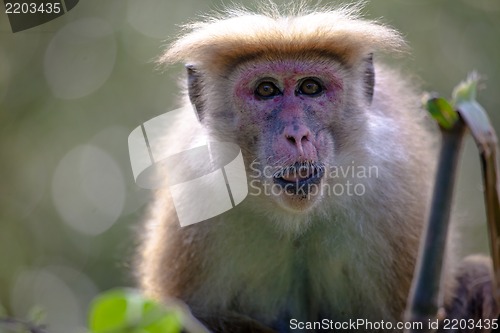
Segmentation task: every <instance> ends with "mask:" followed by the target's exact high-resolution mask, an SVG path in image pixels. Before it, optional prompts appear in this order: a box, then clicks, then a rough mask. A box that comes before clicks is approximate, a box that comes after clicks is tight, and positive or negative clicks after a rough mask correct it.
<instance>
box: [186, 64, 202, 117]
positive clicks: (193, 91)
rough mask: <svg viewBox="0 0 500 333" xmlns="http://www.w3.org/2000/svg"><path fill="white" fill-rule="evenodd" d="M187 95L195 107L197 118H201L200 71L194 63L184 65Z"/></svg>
mask: <svg viewBox="0 0 500 333" xmlns="http://www.w3.org/2000/svg"><path fill="white" fill-rule="evenodd" d="M186 70H187V84H188V95H189V100H190V101H191V104H193V107H194V108H195V111H196V114H197V116H198V120H199V121H200V122H201V121H202V120H203V112H204V111H203V102H202V100H201V80H202V78H201V73H200V72H199V70H198V69H197V68H196V67H195V66H194V65H189V64H187V65H186Z"/></svg>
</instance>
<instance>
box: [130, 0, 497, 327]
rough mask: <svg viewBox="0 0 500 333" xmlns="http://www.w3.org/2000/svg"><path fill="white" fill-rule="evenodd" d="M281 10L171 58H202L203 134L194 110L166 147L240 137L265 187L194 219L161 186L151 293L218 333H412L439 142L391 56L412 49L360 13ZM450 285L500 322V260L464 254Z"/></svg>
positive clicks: (458, 307) (150, 236)
mask: <svg viewBox="0 0 500 333" xmlns="http://www.w3.org/2000/svg"><path fill="white" fill-rule="evenodd" d="M268 5H269V8H265V9H264V10H263V11H262V13H250V12H247V11H243V10H234V11H230V12H229V13H228V14H227V15H226V16H224V17H220V18H211V19H208V20H206V21H204V22H200V23H196V24H193V25H191V26H190V29H189V31H188V32H186V33H185V35H183V36H181V37H180V38H179V39H177V40H176V41H175V42H174V43H173V44H172V45H170V47H169V48H168V50H167V51H166V52H165V54H164V55H163V56H162V57H161V63H163V64H170V63H179V62H180V63H183V64H185V65H186V68H187V87H186V88H187V89H186V103H192V105H193V106H194V108H195V110H196V112H197V114H198V118H199V122H200V123H201V125H202V127H203V131H198V130H196V131H195V130H193V124H192V123H189V122H188V121H187V120H185V119H178V123H176V124H175V126H174V128H175V131H170V132H169V133H166V138H167V139H166V141H165V142H167V144H166V145H165V149H166V150H168V149H170V147H176V148H178V147H182V146H183V145H184V144H185V143H186V142H192V141H194V140H199V139H200V137H202V136H203V137H206V138H208V139H209V140H212V141H220V142H232V143H234V144H236V145H238V146H239V147H240V148H241V151H242V155H243V159H244V162H245V166H246V169H247V170H246V171H247V177H248V182H249V194H248V196H247V198H246V199H245V200H244V201H243V202H242V203H241V204H239V205H237V206H236V207H235V208H233V209H231V210H229V211H227V212H225V213H223V214H221V215H218V216H216V217H213V218H210V219H208V220H205V221H203V222H200V223H196V224H193V225H189V226H186V227H181V226H180V225H179V219H178V216H177V214H176V210H175V208H174V205H173V202H172V196H171V194H170V193H169V191H168V189H167V188H166V189H163V190H161V191H159V192H158V194H157V195H156V197H155V201H154V204H153V205H152V207H151V209H150V214H149V217H148V219H147V222H146V226H145V230H144V232H143V235H142V246H141V249H140V253H139V255H138V260H137V262H138V272H139V280H140V284H141V287H142V289H143V290H144V291H145V293H146V294H148V295H149V296H152V297H154V298H156V299H158V300H165V299H167V298H171V297H172V298H178V299H181V300H183V301H184V302H185V303H187V304H188V305H189V307H190V309H191V310H192V312H193V314H194V315H195V316H196V317H197V318H198V319H199V320H200V321H201V322H203V323H204V324H205V325H206V326H207V327H208V328H209V330H211V331H213V332H292V331H294V332H300V331H301V329H302V331H307V332H313V331H335V327H334V326H333V324H332V326H329V327H328V328H327V327H325V326H323V327H318V326H314V328H312V329H306V328H311V326H306V324H307V323H313V322H322V323H325V322H326V321H329V320H331V321H332V322H349V320H354V321H355V320H357V319H364V320H366V321H371V322H380V321H382V320H383V321H384V322H386V323H387V322H390V323H392V324H393V325H394V326H392V327H391V328H390V329H389V328H388V327H387V326H386V327H385V328H380V329H373V328H372V329H369V328H366V327H365V328H363V327H358V330H357V331H358V332H362V331H387V332H398V331H402V329H400V328H397V327H396V326H395V325H396V324H397V323H398V322H400V321H402V320H403V313H404V310H405V306H406V301H407V297H408V294H409V288H410V284H411V280H412V276H413V273H414V268H415V262H416V257H417V254H418V248H419V244H420V236H421V233H422V227H423V224H424V221H425V220H426V215H427V210H428V203H429V201H430V195H431V192H432V183H433V181H434V164H435V160H436V159H437V155H436V149H435V148H434V147H436V146H439V145H438V144H437V142H438V140H437V139H436V138H437V135H436V131H433V130H432V126H431V123H430V122H429V121H428V120H427V118H426V113H425V111H423V110H422V109H421V101H420V92H419V91H418V90H417V89H415V88H414V87H413V86H412V84H411V83H410V82H409V81H410V80H409V79H408V77H407V76H405V75H403V74H401V73H399V72H398V71H397V70H394V69H391V68H389V67H388V66H386V65H384V64H382V63H380V61H379V55H380V54H381V53H391V52H392V53H394V52H399V53H401V52H406V51H405V42H404V40H403V38H402V37H401V35H400V34H399V33H398V32H396V31H395V30H393V29H391V28H389V27H387V26H384V25H381V24H379V23H377V22H373V21H367V20H364V19H362V18H360V16H359V8H357V7H344V8H341V9H331V10H330V9H325V10H320V11H310V10H307V9H304V8H300V9H298V10H294V11H292V12H291V13H288V14H287V15H281V14H280V13H279V11H278V10H276V9H275V8H272V7H273V5H272V4H268ZM197 163H205V162H204V161H199V162H197ZM192 167H193V168H196V167H197V166H196V163H194V164H193V166H192ZM193 209H195V208H193ZM445 280H446V282H444V283H443V286H444V292H443V294H444V296H443V297H444V302H445V310H446V316H447V317H448V318H465V319H469V318H474V319H476V320H479V319H486V318H488V319H493V318H497V316H498V308H497V307H496V305H495V303H494V300H493V296H492V288H493V286H492V270H491V264H490V263H489V262H488V260H486V259H484V258H469V259H466V260H465V261H464V262H463V263H462V264H461V265H454V264H453V262H452V260H449V262H448V263H447V270H446V273H445ZM322 320H324V321H322ZM316 325H318V324H316ZM321 328H325V329H323V330H322V329H321ZM343 328H344V329H343V330H341V331H343V332H349V331H356V330H354V329H352V327H347V328H346V327H343ZM465 331H467V332H470V331H471V330H465ZM477 331H481V330H480V329H479V330H477Z"/></svg>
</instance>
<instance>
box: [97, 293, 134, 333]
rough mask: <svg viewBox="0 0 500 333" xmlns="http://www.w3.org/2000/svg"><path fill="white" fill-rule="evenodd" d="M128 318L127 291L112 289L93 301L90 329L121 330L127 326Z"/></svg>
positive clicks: (99, 332)
mask: <svg viewBox="0 0 500 333" xmlns="http://www.w3.org/2000/svg"><path fill="white" fill-rule="evenodd" d="M127 318H128V317H127V292H126V291H125V290H118V289H117V290H111V291H108V292H106V293H103V294H101V295H99V296H98V297H97V298H96V299H95V300H94V301H93V302H92V305H91V310H90V318H89V321H90V330H91V332H93V333H101V332H120V331H119V330H120V329H125V328H126V326H127V323H128V321H127Z"/></svg>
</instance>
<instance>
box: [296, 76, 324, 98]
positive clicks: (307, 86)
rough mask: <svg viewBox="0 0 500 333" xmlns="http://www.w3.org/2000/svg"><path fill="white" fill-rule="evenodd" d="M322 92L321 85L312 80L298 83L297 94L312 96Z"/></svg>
mask: <svg viewBox="0 0 500 333" xmlns="http://www.w3.org/2000/svg"><path fill="white" fill-rule="evenodd" d="M322 91H323V88H322V87H321V84H320V83H319V82H318V81H316V80H314V79H305V80H304V81H302V82H301V83H300V86H299V91H298V93H299V94H302V95H309V96H314V95H318V94H319V93H321V92H322Z"/></svg>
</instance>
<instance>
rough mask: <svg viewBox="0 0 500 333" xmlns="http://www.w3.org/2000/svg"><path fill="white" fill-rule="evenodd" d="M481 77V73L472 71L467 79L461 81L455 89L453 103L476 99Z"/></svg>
mask: <svg viewBox="0 0 500 333" xmlns="http://www.w3.org/2000/svg"><path fill="white" fill-rule="evenodd" d="M479 79H480V77H479V74H477V73H476V72H472V73H470V74H469V76H468V77H467V79H466V80H465V81H462V82H460V83H459V84H458V85H457V86H456V87H455V89H453V105H455V106H456V105H457V104H459V103H461V102H465V101H473V100H475V99H476V91H477V84H478V82H479Z"/></svg>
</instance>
